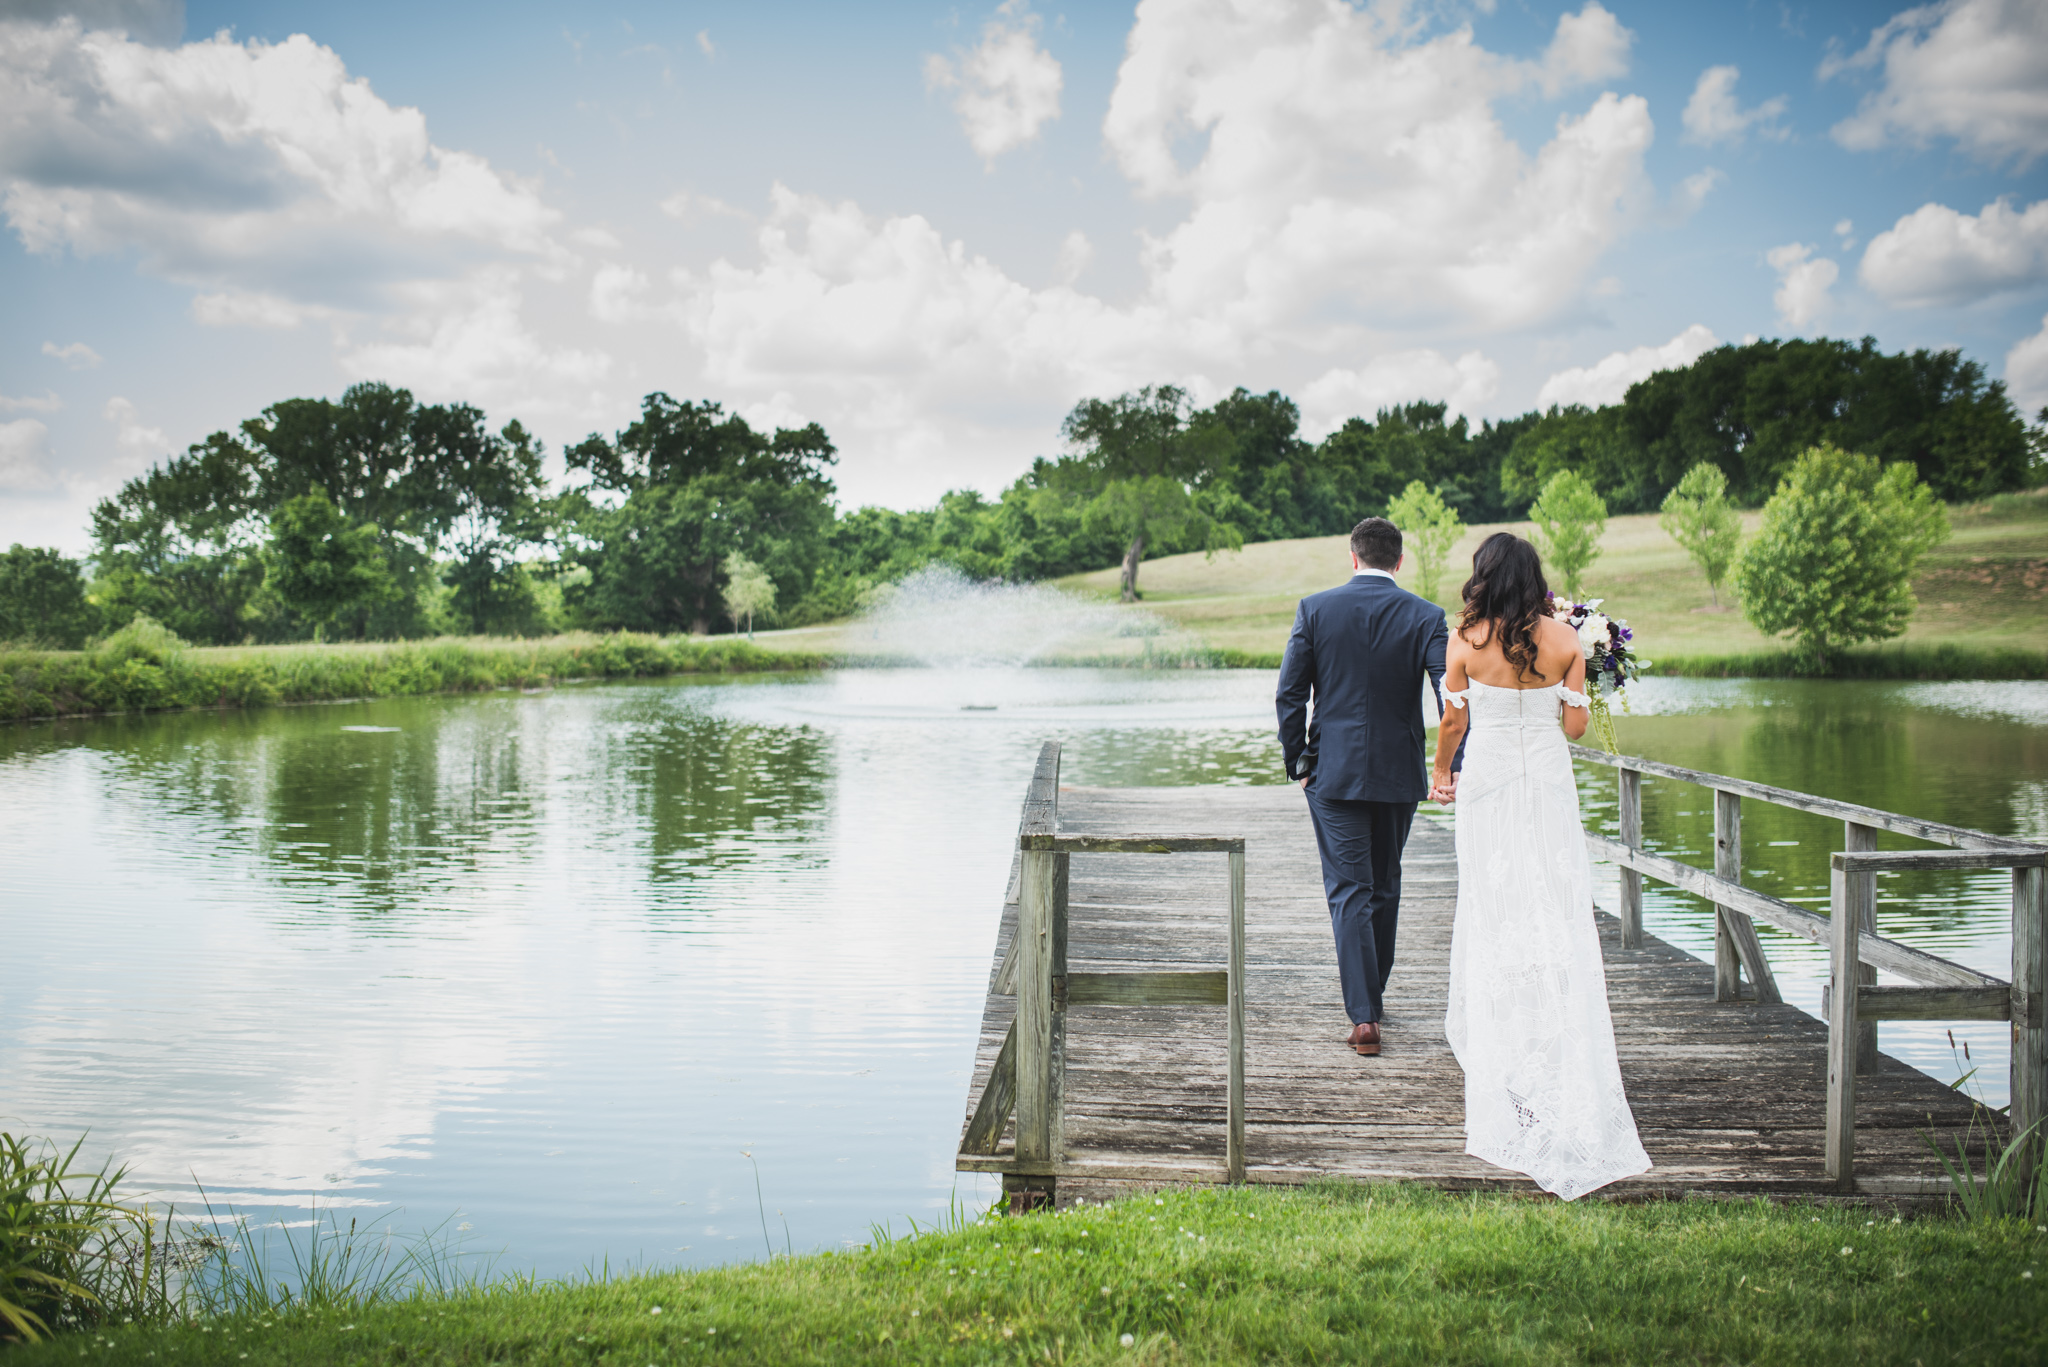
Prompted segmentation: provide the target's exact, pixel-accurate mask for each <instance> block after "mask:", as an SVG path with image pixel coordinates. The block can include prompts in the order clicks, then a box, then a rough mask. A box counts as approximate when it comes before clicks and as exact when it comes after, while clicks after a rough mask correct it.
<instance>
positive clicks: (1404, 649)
mask: <svg viewBox="0 0 2048 1367" xmlns="http://www.w3.org/2000/svg"><path fill="white" fill-rule="evenodd" d="M1399 568H1401V532H1400V529H1399V528H1397V527H1395V526H1394V524H1393V523H1391V522H1389V521H1387V520H1386V519H1385V518H1383V517H1369V518H1367V519H1366V520H1365V521H1363V522H1361V523H1359V524H1358V525H1357V526H1356V527H1353V528H1352V529H1351V569H1352V576H1351V582H1350V583H1348V584H1345V585H1343V586H1341V587H1339V588H1334V589H1325V590H1324V591H1323V592H1321V593H1317V594H1311V595H1310V596H1309V597H1307V598H1304V599H1302V600H1301V607H1300V609H1299V610H1298V611H1296V613H1295V614H1294V632H1293V634H1292V635H1291V636H1289V637H1288V639H1287V655H1286V657H1285V658H1284V659H1283V660H1282V661H1281V664H1280V689H1279V694H1278V697H1277V702H1278V705H1279V711H1280V752H1281V755H1282V757H1283V758H1284V759H1285V760H1286V762H1287V776H1288V777H1289V778H1292V779H1297V780H1299V781H1300V783H1301V786H1302V789H1303V791H1305V792H1306V793H1307V794H1308V810H1309V816H1310V818H1311V819H1312V820H1313V821H1314V823H1315V828H1316V848H1317V849H1318V850H1319V851H1320V852H1321V854H1322V857H1323V890H1324V892H1325V893H1326V894H1327V895H1328V897H1329V900H1330V929H1331V930H1332V931H1333V932H1334V933H1335V935H1336V939H1337V976H1338V978H1339V980H1340V981H1341V982H1342V983H1343V986H1344V1010H1345V1013H1346V1014H1347V1015H1349V1016H1350V1017H1351V1034H1350V1036H1349V1038H1348V1039H1346V1041H1345V1042H1346V1043H1347V1044H1349V1045H1350V1046H1351V1047H1352V1048H1353V1049H1355V1050H1357V1051H1358V1052H1359V1053H1361V1054H1368V1055H1369V1054H1377V1053H1379V1051H1380V1016H1381V1014H1382V1013H1383V1007H1382V1004H1381V994H1382V993H1383V992H1384V991H1385V989H1386V985H1387V975H1388V974H1389V973H1391V972H1392V971H1393V968H1394V922H1395V919H1396V918H1397V917H1398V915H1399V914H1400V909H1401V847H1402V846H1403V845H1405V844H1407V843H1408V828H1409V826H1410V825H1412V824H1413V823H1414V820H1415V805H1416V804H1417V803H1418V802H1420V801H1421V800H1422V799H1423V798H1424V797H1425V796H1426V795H1427V794H1428V792H1429V783H1428V779H1427V776H1426V770H1425V768H1424V765H1423V758H1422V740H1423V735H1422V733H1423V724H1422V680H1423V678H1424V677H1425V676H1427V677H1428V679H1429V684H1430V687H1431V688H1432V689H1434V690H1435V691H1436V694H1437V702H1438V706H1439V707H1441V706H1442V702H1443V689H1442V684H1443V677H1444V647H1445V645H1446V644H1447V642H1448V640H1449V633H1448V632H1447V631H1446V629H1445V626H1444V612H1443V609H1442V608H1440V607H1438V606H1437V605H1436V604H1434V603H1432V602H1430V601H1428V600H1427V599H1424V598H1419V597H1417V596H1416V595H1414V594H1412V593H1410V592H1408V591H1407V590H1406V589H1404V588H1402V587H1401V586H1400V585H1399V584H1396V583H1395V582H1394V571H1395V570H1397V569H1399ZM1311 698H1313V699H1314V707H1315V714H1314V716H1313V717H1311V716H1310V715H1309V705H1310V699H1311Z"/></svg>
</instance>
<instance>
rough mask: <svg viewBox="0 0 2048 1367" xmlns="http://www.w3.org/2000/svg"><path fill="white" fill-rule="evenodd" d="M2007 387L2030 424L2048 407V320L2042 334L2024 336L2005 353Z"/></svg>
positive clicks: (2043, 323) (2044, 321)
mask: <svg viewBox="0 0 2048 1367" xmlns="http://www.w3.org/2000/svg"><path fill="white" fill-rule="evenodd" d="M2005 387H2006V389H2007V390H2008V391H2009V392H2010V393H2011V394H2012V402H2013V406H2014V407H2015V408H2017V409H2019V410H2020V413H2021V414H2022V415H2023V416H2024V417H2025V418H2026V419H2027V421H2029V422H2032V421H2034V419H2035V415H2037V414H2038V413H2039V412H2040V411H2041V410H2042V408H2044V407H2048V317H2044V318H2042V319H2041V330H2040V331H2039V332H2036V333H2034V334H2033V335H2032V336H2030V337H2022V338H2021V339H2020V340H2019V341H2018V342H2017V343H2015V344H2014V346H2013V349H2012V350H2011V351H2008V352H2006V353H2005Z"/></svg>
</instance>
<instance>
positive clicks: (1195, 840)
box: [1017, 834, 1244, 854]
mask: <svg viewBox="0 0 2048 1367" xmlns="http://www.w3.org/2000/svg"><path fill="white" fill-rule="evenodd" d="M1017 842H1018V844H1019V845H1020V846H1021V847H1022V848H1024V849H1027V850H1064V851H1066V852H1068V853H1070V854H1243V853H1244V837H1243V836H1241V835H1035V834H1034V835H1020V836H1018V837H1017Z"/></svg>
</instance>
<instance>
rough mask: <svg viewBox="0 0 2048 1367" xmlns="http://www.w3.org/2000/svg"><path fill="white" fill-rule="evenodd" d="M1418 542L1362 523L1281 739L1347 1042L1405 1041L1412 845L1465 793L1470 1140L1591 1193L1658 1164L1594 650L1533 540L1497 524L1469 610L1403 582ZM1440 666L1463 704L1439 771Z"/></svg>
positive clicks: (1460, 830)
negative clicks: (1594, 713)
mask: <svg viewBox="0 0 2048 1367" xmlns="http://www.w3.org/2000/svg"><path fill="white" fill-rule="evenodd" d="M1401 558H1402V557H1401V533H1400V530H1399V529H1398V528H1396V527H1395V526H1394V524H1393V523H1391V522H1389V521H1387V520H1386V519H1385V518H1381V517H1370V518H1367V519H1366V520H1365V521H1363V522H1361V523H1359V524H1358V526H1357V527H1355V528H1353V529H1352V532H1351V563H1352V569H1353V571H1354V573H1353V575H1352V578H1351V581H1350V582H1349V583H1347V584H1343V585H1340V586H1339V587H1337V588H1333V589H1328V590H1326V591H1324V592H1322V593H1318V594H1314V595H1311V596H1310V597H1308V598H1304V599H1303V600H1302V601H1301V606H1300V609H1299V610H1298V612H1297V613H1296V615H1295V619H1294V629H1293V632H1292V634H1291V635H1290V636H1289V638H1288V642H1287V653H1286V655H1285V657H1284V658H1283V661H1282V664H1281V667H1280V684H1279V691H1278V696H1277V703H1278V708H1279V715H1280V745H1281V751H1282V754H1283V757H1284V758H1285V760H1286V764H1287V773H1288V776H1289V777H1290V778H1292V779H1295V780H1296V781H1298V782H1299V783H1300V784H1301V786H1302V789H1303V791H1304V792H1305V793H1306V795H1307V798H1308V807H1309V814H1310V816H1311V818H1312V820H1313V823H1314V826H1315V832H1316V845H1317V848H1318V851H1319V852H1320V854H1321V856H1322V866H1323V888H1324V891H1325V893H1326V895H1327V896H1328V899H1329V904H1330V926H1331V930H1332V932H1333V933H1334V937H1335V940H1336V947H1337V972H1338V978H1339V980H1340V982H1341V983H1342V986H1343V995H1344V1009H1345V1011H1346V1013H1347V1014H1348V1015H1349V1017H1350V1019H1351V1022H1352V1028H1351V1033H1350V1035H1349V1036H1348V1037H1347V1039H1346V1040H1345V1043H1346V1044H1347V1045H1349V1046H1350V1047H1351V1048H1352V1049H1354V1050H1356V1051H1357V1052H1358V1053H1359V1054H1362V1055H1366V1056H1368V1057H1370V1056H1374V1055H1377V1054H1378V1053H1379V1052H1380V1050H1381V1048H1382V1047H1383V1044H1384V1043H1385V1041H1384V1040H1383V1038H1382V1027H1383V1024H1384V1021H1385V1015H1386V1012H1385V993H1386V988H1387V981H1388V978H1389V976H1390V975H1391V973H1392V971H1393V966H1394V935H1395V926H1396V922H1397V920H1398V917H1399V913H1400V903H1401V850H1402V847H1403V846H1404V845H1405V844H1406V843H1407V840H1408V831H1409V828H1410V826H1411V825H1412V824H1413V822H1414V819H1415V809H1416V807H1417V805H1418V804H1419V803H1420V801H1421V800H1422V799H1423V798H1424V797H1425V796H1427V797H1429V798H1430V799H1432V800H1434V801H1437V802H1440V803H1447V804H1451V806H1452V810H1453V812H1454V813H1455V821H1456V834H1457V847H1458V905H1457V914H1456V919H1455V921H1454V922H1453V928H1452V936H1451V965H1450V1005H1449V1009H1448V1011H1447V1012H1446V1014H1445V1018H1444V1032H1445V1034H1446V1036H1447V1037H1448V1038H1449V1040H1450V1045H1451V1049H1452V1052H1453V1053H1454V1054H1456V1056H1457V1059H1458V1063H1459V1064H1460V1066H1461V1067H1463V1069H1464V1071H1465V1151H1466V1152H1467V1153H1469V1154H1471V1155H1473V1156H1474V1157H1477V1158H1481V1159H1484V1160H1486V1161H1487V1162H1489V1163H1493V1164H1495V1165H1497V1166H1499V1167H1503V1168H1509V1169H1512V1170H1514V1171H1516V1172H1521V1173H1526V1174H1527V1175H1528V1176H1530V1177H1531V1178H1533V1179H1534V1180H1535V1181H1536V1183H1537V1185H1539V1186H1541V1187H1543V1188H1544V1189H1545V1190H1546V1191H1551V1192H1554V1193H1556V1194H1557V1195H1559V1196H1561V1197H1563V1198H1564V1199H1566V1200H1571V1199H1573V1198H1574V1197H1578V1196H1582V1195H1584V1194H1585V1193H1587V1192H1589V1191H1592V1190H1595V1189H1596V1188H1599V1187H1602V1186H1605V1185H1607V1184H1608V1183H1610V1182H1614V1181H1618V1180H1620V1179H1621V1178H1624V1177H1631V1176H1634V1175H1635V1174H1637V1173H1641V1172H1645V1171H1647V1170H1648V1169H1649V1167H1650V1160H1649V1157H1648V1156H1647V1155H1646V1154H1645V1153H1644V1152H1643V1146H1642V1143H1641V1141H1640V1139H1639V1138H1638V1137H1637V1134H1636V1126H1635V1118H1634V1116H1633V1115H1632V1114H1631V1113H1630V1111H1629V1106H1628V1098H1627V1096H1626V1095H1625V1094H1624V1092H1623V1090H1622V1082H1621V1068H1620V1065H1619V1063H1618V1062H1617V1060H1616V1057H1615V1049H1614V1026H1613V1022H1612V1020H1611V1019H1610V1018H1609V1015H1608V1009H1607V981H1606V974H1605V971H1604V968H1603V965H1602V961H1601V955H1600V941H1599V935H1598V932H1597V931H1596V929H1595V927H1594V923H1593V891H1592V866H1591V862H1590V860H1589V859H1588V856H1587V854H1586V842H1585V832H1584V828H1583V827H1582V826H1581V824H1580V821H1579V799H1578V785H1577V781H1576V780H1575V778H1574V777H1573V773H1572V763H1571V754H1570V751H1569V750H1568V749H1567V748H1566V737H1567V736H1569V737H1570V738H1572V739H1574V740H1575V739H1577V738H1578V737H1579V736H1581V735H1583V734H1584V733H1585V730H1586V725H1587V721H1588V718H1589V713H1588V711H1587V698H1586V694H1585V688H1586V679H1585V671H1586V663H1585V658H1584V656H1583V655H1582V653H1581V648H1580V644H1579V638H1578V634H1577V633H1576V632H1575V631H1573V630H1572V629H1571V628H1570V627H1569V626H1567V625H1565V624H1564V623H1562V622H1560V621H1558V620H1556V619H1555V618H1553V617H1552V616H1551V613H1550V603H1549V592H1548V589H1547V587H1546V585H1545V583H1544V579H1543V566H1542V561H1541V559H1540V557H1539V556H1538V555H1537V553H1536V548H1535V547H1534V546H1532V545H1530V544H1529V543H1528V542H1527V541H1525V540H1523V539H1522V538H1520V537H1518V536H1514V535H1512V534H1510V533H1507V532H1499V533H1495V534H1494V535H1492V536H1490V537H1488V538H1487V539H1486V540H1485V541H1484V542H1482V543H1481V545H1480V547H1479V550H1478V552H1477V553H1476V554H1475V555H1474V556H1473V558H1472V577H1471V579H1470V580H1469V581H1467V583H1466V584H1465V587H1464V600H1465V601H1464V607H1463V609H1462V611H1461V612H1460V613H1459V614H1458V617H1457V621H1456V623H1455V626H1447V625H1446V623H1445V620H1444V613H1443V610H1442V609H1441V608H1439V607H1438V606H1437V605H1436V604H1434V603H1432V602H1429V601H1428V600H1427V599H1424V598H1421V597H1418V596H1416V595H1415V594H1412V593H1409V592H1408V591H1407V590H1405V589H1403V588H1401V587H1400V585H1399V584H1397V583H1396V582H1395V580H1394V571H1395V570H1397V569H1399V568H1400V565H1401ZM1425 679H1426V680H1427V681H1428V683H1429V686H1430V687H1431V689H1432V690H1433V691H1434V692H1435V694H1436V696H1437V699H1438V709H1439V712H1440V713H1441V716H1442V721H1441V724H1440V725H1439V727H1438V729H1437V751H1436V757H1435V762H1434V767H1433V769H1432V771H1431V772H1430V775H1429V777H1428V779H1427V780H1425V778H1424V763H1423V743H1424V739H1425V734H1424V725H1423V718H1422V709H1421V707H1420V705H1419V703H1420V697H1421V691H1422V686H1423V682H1424V680H1425ZM1394 1047H1397V1048H1398V1047H1399V1045H1398V1043H1396V1044H1395V1045H1394Z"/></svg>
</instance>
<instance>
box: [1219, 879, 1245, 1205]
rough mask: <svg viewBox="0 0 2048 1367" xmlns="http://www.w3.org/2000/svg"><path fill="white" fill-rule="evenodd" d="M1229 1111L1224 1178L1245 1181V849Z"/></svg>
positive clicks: (1233, 883) (1233, 971)
mask: <svg viewBox="0 0 2048 1367" xmlns="http://www.w3.org/2000/svg"><path fill="white" fill-rule="evenodd" d="M1227 989H1228V991H1229V994H1230V1002H1229V1005H1230V1031H1229V1034H1230V1038H1229V1041H1228V1048H1229V1051H1230V1057H1229V1064H1228V1067H1229V1070H1230V1071H1229V1079H1228V1087H1229V1092H1230V1099H1229V1106H1230V1114H1229V1117H1228V1119H1227V1120H1226V1121H1225V1127H1226V1128H1225V1134H1224V1146H1223V1180H1224V1181H1226V1182H1233V1183H1235V1182H1242V1181H1244V1108H1245V1097H1244V851H1243V850H1233V851H1231V854H1230V979H1229V983H1228V985H1227Z"/></svg>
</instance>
